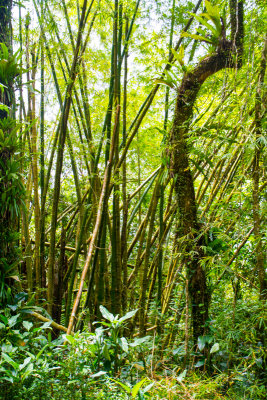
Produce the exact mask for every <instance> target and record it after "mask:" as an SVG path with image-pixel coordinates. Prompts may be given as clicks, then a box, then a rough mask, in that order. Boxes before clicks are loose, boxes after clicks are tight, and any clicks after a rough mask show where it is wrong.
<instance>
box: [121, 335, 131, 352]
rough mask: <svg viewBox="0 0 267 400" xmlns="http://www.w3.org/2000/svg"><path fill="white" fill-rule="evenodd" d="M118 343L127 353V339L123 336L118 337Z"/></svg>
mask: <svg viewBox="0 0 267 400" xmlns="http://www.w3.org/2000/svg"><path fill="white" fill-rule="evenodd" d="M119 344H120V346H121V348H122V350H123V351H125V352H126V353H128V350H129V346H128V342H127V339H125V337H122V338H120V339H119Z"/></svg>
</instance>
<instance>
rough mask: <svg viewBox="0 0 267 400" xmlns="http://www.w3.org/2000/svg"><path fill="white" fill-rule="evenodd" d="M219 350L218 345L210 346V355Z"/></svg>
mask: <svg viewBox="0 0 267 400" xmlns="http://www.w3.org/2000/svg"><path fill="white" fill-rule="evenodd" d="M219 350H220V345H219V343H214V345H213V346H212V348H211V349H210V354H212V353H216V352H217V351H219Z"/></svg>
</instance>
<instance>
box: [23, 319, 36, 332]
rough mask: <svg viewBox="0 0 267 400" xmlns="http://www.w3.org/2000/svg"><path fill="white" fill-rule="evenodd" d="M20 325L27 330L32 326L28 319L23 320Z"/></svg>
mask: <svg viewBox="0 0 267 400" xmlns="http://www.w3.org/2000/svg"><path fill="white" fill-rule="evenodd" d="M22 325H23V326H24V328H25V329H26V330H27V331H28V332H29V330H30V329H31V328H32V327H33V323H32V322H29V321H23V323H22Z"/></svg>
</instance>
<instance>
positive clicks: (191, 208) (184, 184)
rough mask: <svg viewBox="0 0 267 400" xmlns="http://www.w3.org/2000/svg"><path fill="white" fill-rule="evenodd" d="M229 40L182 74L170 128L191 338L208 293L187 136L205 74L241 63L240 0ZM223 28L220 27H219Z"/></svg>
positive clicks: (233, 7) (201, 326) (200, 331)
mask: <svg viewBox="0 0 267 400" xmlns="http://www.w3.org/2000/svg"><path fill="white" fill-rule="evenodd" d="M230 12H231V30H232V33H231V40H227V39H226V38H225V36H224V37H222V38H221V39H220V40H219V41H218V46H217V49H216V50H215V51H214V53H213V54H211V55H209V56H207V57H206V58H204V59H203V60H202V61H201V62H200V63H199V64H198V65H197V66H196V67H195V68H194V69H193V71H191V72H188V73H185V75H184V77H183V80H182V83H181V85H180V87H179V88H178V92H177V98H176V108H175V115H174V121H173V127H172V130H171V134H170V140H169V143H170V153H171V164H170V172H171V175H172V176H173V178H174V180H175V190H176V194H177V202H178V211H179V222H178V229H177V243H178V245H177V251H178V252H179V253H180V254H183V256H182V262H183V263H184V264H185V266H186V270H187V276H188V280H189V296H190V301H191V307H192V325H193V338H194V342H195V343H196V342H197V338H198V337H199V336H201V335H204V334H205V326H206V322H207V320H208V312H209V293H208V288H207V280H206V274H205V271H204V269H203V267H202V265H201V259H202V256H203V255H202V252H201V241H200V240H198V239H197V237H199V236H201V235H200V233H201V226H200V223H199V221H198V216H197V205H196V199H195V188H194V181H193V177H192V173H191V170H190V163H189V152H188V147H187V135H188V133H189V125H190V122H191V120H192V116H193V106H194V104H195V101H196V98H197V95H198V92H199V89H200V88H201V86H202V84H203V83H204V82H205V81H206V79H207V78H208V77H210V76H211V75H213V74H215V73H216V72H218V71H220V70H222V69H224V68H235V67H237V68H238V67H240V66H241V61H242V59H241V57H242V39H243V1H239V2H237V1H236V0H234V1H233V0H230ZM222 31H223V27H222Z"/></svg>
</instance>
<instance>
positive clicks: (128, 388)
mask: <svg viewBox="0 0 267 400" xmlns="http://www.w3.org/2000/svg"><path fill="white" fill-rule="evenodd" d="M109 379H110V380H111V381H113V382H115V383H117V384H118V385H120V386H121V387H122V388H123V389H124V390H125V391H126V392H127V393H131V387H130V386H127V385H125V384H124V383H122V382H120V381H117V380H116V379H113V378H109Z"/></svg>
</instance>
